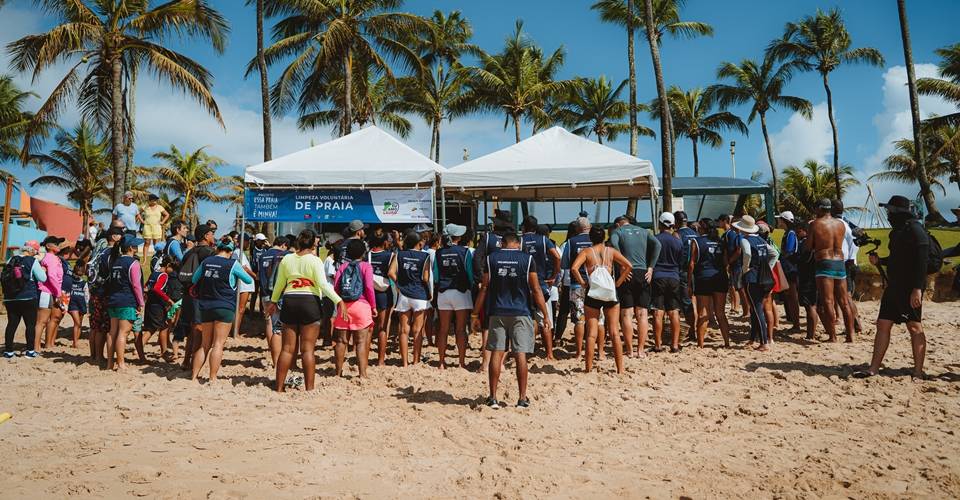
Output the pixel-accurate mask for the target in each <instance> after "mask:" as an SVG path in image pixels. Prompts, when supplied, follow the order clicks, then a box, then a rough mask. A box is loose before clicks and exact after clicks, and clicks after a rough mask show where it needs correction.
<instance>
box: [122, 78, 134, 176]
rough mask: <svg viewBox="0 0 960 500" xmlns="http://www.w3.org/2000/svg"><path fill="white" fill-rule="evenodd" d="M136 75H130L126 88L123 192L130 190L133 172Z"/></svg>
mask: <svg viewBox="0 0 960 500" xmlns="http://www.w3.org/2000/svg"><path fill="white" fill-rule="evenodd" d="M135 75H136V73H132V74H131V75H130V82H129V87H128V88H127V103H128V104H127V105H128V108H127V133H126V134H125V138H126V142H127V149H126V157H127V162H126V164H125V165H124V167H123V190H124V191H127V190H129V189H130V171H131V170H133V153H134V149H133V148H134V144H133V141H134V134H135V130H134V125H135V124H136V121H137V78H136V76H135Z"/></svg>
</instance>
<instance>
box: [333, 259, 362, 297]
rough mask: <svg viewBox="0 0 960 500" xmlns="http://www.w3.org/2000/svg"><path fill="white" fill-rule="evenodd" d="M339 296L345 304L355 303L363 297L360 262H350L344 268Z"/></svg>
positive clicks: (338, 291)
mask: <svg viewBox="0 0 960 500" xmlns="http://www.w3.org/2000/svg"><path fill="white" fill-rule="evenodd" d="M337 294H338V295H340V298H341V299H343V300H344V301H345V302H353V301H355V300H359V299H360V297H363V275H362V274H361V273H360V263H359V262H350V263H349V264H347V267H345V268H343V273H341V274H340V286H339V287H338V290H337Z"/></svg>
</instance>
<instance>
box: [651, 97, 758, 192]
mask: <svg viewBox="0 0 960 500" xmlns="http://www.w3.org/2000/svg"><path fill="white" fill-rule="evenodd" d="M667 98H668V99H670V113H672V114H673V117H672V122H673V128H674V133H675V134H676V135H677V136H679V137H687V138H689V139H690V143H691V144H692V146H693V176H694V177H700V155H699V153H698V151H697V144H699V143H700V142H703V143H704V144H706V145H707V146H710V147H712V148H719V147H720V146H721V145H722V144H723V137H722V136H721V135H720V130H736V131H739V132H740V133H741V134H744V135H747V134H748V133H749V130H748V129H747V126H746V125H744V123H743V121H742V120H741V119H740V118H739V117H737V115H734V114H733V113H731V112H729V111H717V112H716V113H712V111H713V108H714V106H715V104H716V100H715V99H714V97H713V95H711V94H710V93H709V92H708V93H705V92H704V91H703V90H702V89H701V88H699V87H697V88H695V89H691V90H689V91H686V92H684V91H683V90H682V89H680V88H679V87H677V86H672V87H670V90H668V91H667ZM659 107H660V106H659V103H654V104H653V105H651V111H652V112H651V115H652V116H653V118H655V119H658V120H659V119H660V113H659V112H658V109H659Z"/></svg>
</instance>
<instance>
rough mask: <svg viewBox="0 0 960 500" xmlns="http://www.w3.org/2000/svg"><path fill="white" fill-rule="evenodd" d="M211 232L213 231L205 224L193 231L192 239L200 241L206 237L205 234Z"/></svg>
mask: <svg viewBox="0 0 960 500" xmlns="http://www.w3.org/2000/svg"><path fill="white" fill-rule="evenodd" d="M212 232H213V229H211V228H210V226H208V225H206V224H200V225H199V226H197V227H196V229H194V230H193V237H194V238H196V240H197V241H202V240H203V239H204V238H205V237H206V236H207V233H212Z"/></svg>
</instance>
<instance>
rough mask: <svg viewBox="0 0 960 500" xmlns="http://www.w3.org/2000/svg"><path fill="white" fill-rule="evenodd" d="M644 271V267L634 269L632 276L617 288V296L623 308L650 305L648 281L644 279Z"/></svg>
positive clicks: (646, 306) (645, 271)
mask: <svg viewBox="0 0 960 500" xmlns="http://www.w3.org/2000/svg"><path fill="white" fill-rule="evenodd" d="M646 273H647V270H646V269H634V270H633V276H632V277H631V278H630V279H629V280H627V281H624V282H623V284H622V285H620V288H617V297H619V298H620V306H622V307H623V308H624V309H631V308H634V307H641V308H644V309H646V308H648V307H650V283H647V280H645V279H644V276H645V275H646Z"/></svg>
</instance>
